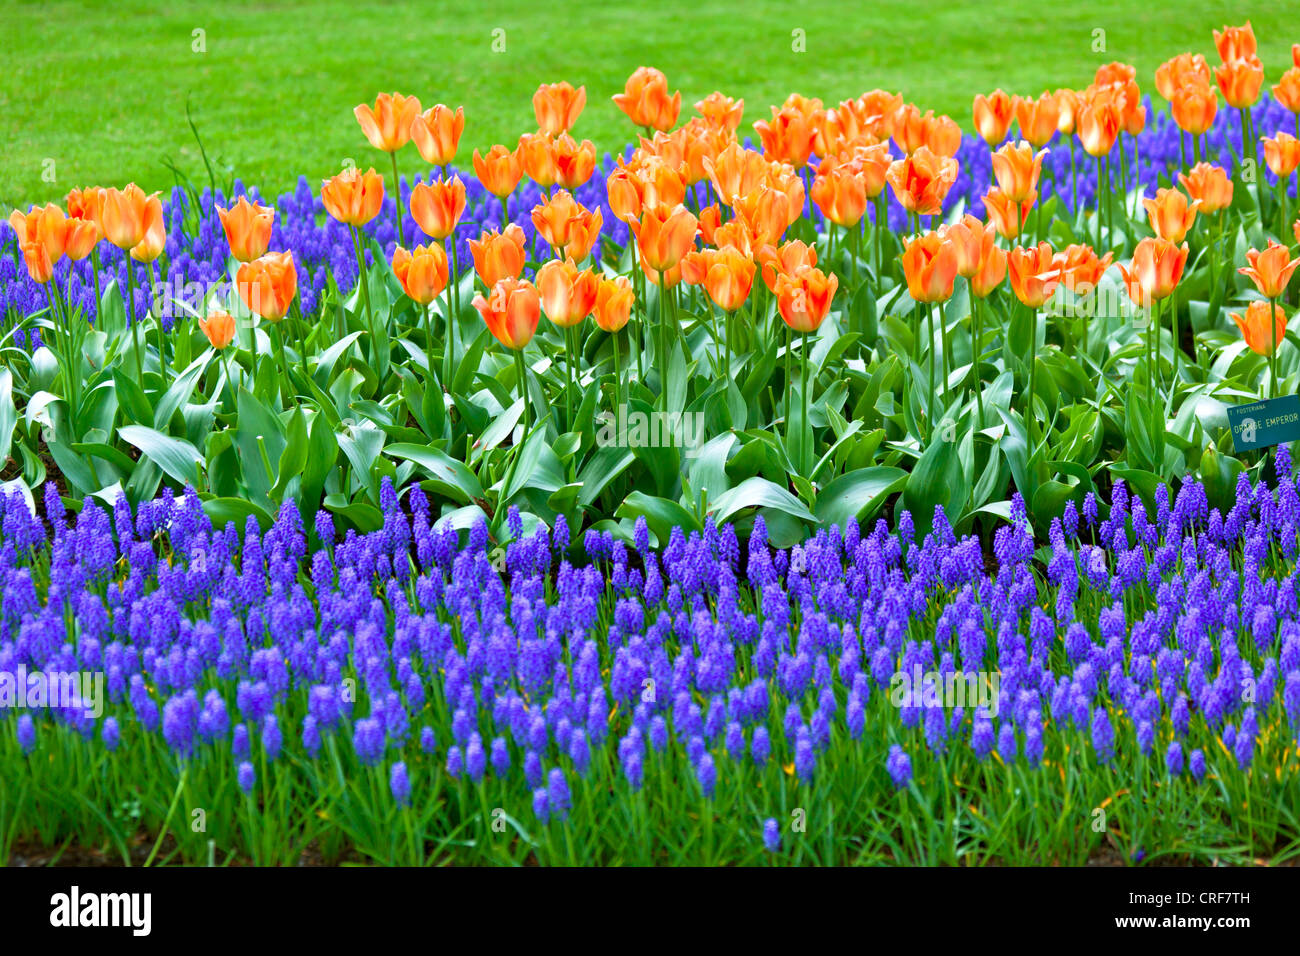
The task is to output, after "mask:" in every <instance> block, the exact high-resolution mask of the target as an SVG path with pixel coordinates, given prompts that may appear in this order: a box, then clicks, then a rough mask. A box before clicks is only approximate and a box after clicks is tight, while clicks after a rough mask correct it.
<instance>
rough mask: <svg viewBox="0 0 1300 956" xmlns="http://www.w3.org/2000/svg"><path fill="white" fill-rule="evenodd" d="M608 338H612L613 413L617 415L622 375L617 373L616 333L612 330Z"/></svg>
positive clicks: (620, 397) (621, 397) (620, 398)
mask: <svg viewBox="0 0 1300 956" xmlns="http://www.w3.org/2000/svg"><path fill="white" fill-rule="evenodd" d="M610 338H612V339H613V340H614V413H615V414H616V415H617V413H618V408H619V406H620V405H621V404H622V403H623V396H622V391H623V377H622V375H620V374H619V357H618V333H617V332H614V333H613V334H612V335H611V336H610Z"/></svg>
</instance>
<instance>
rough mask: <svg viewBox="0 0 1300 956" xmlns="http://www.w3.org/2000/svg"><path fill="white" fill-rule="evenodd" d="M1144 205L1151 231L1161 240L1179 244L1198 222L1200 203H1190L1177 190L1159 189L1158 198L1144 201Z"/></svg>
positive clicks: (1157, 191)
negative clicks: (1193, 224)
mask: <svg viewBox="0 0 1300 956" xmlns="http://www.w3.org/2000/svg"><path fill="white" fill-rule="evenodd" d="M1142 205H1143V206H1144V207H1145V208H1146V211H1147V219H1148V220H1149V221H1150V223H1151V230H1152V231H1153V232H1154V233H1155V234H1156V235H1157V236H1159V237H1160V238H1162V239H1168V240H1169V241H1170V242H1172V243H1174V244H1177V243H1180V242H1182V241H1183V237H1184V236H1186V235H1187V231H1188V230H1189V229H1191V228H1192V223H1193V222H1195V221H1196V209H1197V207H1198V206H1199V205H1200V203H1198V202H1197V201H1196V200H1195V199H1193V200H1192V201H1191V202H1190V203H1189V202H1188V201H1187V197H1186V196H1185V195H1183V194H1182V193H1181V192H1179V191H1178V190H1177V189H1157V190H1156V198H1155V199H1143V200H1142Z"/></svg>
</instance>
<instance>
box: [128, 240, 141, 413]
mask: <svg viewBox="0 0 1300 956" xmlns="http://www.w3.org/2000/svg"><path fill="white" fill-rule="evenodd" d="M126 321H127V322H128V323H130V325H131V337H132V339H134V340H135V378H136V381H137V382H138V383H139V384H140V387H141V388H144V347H143V346H142V345H141V344H140V323H138V322H137V321H136V320H135V270H134V269H133V268H131V253H130V252H128V253H127V254H126Z"/></svg>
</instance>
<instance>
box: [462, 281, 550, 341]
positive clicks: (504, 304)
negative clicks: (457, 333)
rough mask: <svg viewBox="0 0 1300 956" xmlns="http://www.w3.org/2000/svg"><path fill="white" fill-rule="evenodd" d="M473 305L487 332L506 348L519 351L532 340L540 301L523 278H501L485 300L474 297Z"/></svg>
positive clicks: (534, 290)
mask: <svg viewBox="0 0 1300 956" xmlns="http://www.w3.org/2000/svg"><path fill="white" fill-rule="evenodd" d="M473 305H474V308H476V309H478V312H479V315H481V316H483V321H484V322H485V323H487V327H488V330H489V331H490V332H491V333H492V335H493V336H494V337H495V338H496V340H497V341H498V342H500V343H501V344H502V345H504V346H505V347H506V348H508V349H515V350H520V349H523V348H524V347H525V346H526V345H527V344H528V343H529V342H531V341H532V340H533V335H534V334H536V332H537V320H538V319H539V318H540V317H541V301H540V299H539V297H538V294H537V288H536V287H535V286H534V285H533V284H532V283H531V282H529V281H528V280H527V279H517V278H514V277H513V276H511V277H507V278H504V279H501V280H499V281H497V282H495V283H494V284H493V285H492V291H491V292H489V293H488V296H487V298H484V297H483V296H481V295H476V296H474V303H473Z"/></svg>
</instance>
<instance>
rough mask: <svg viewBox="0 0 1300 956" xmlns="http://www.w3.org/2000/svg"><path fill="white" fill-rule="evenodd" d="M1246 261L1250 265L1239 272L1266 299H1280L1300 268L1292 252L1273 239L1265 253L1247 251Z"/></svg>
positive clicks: (1299, 262)
mask: <svg viewBox="0 0 1300 956" xmlns="http://www.w3.org/2000/svg"><path fill="white" fill-rule="evenodd" d="M1246 261H1247V262H1248V263H1250V265H1248V266H1244V267H1242V268H1240V269H1238V270H1237V271H1238V272H1240V273H1241V274H1242V275H1244V276H1247V277H1248V278H1249V279H1250V281H1251V282H1253V283H1255V288H1256V289H1258V290H1259V294H1260V295H1262V296H1263V297H1264V298H1266V299H1276V298H1279V297H1280V296H1281V295H1282V294H1283V293H1284V292H1285V291H1286V287H1287V283H1289V282H1290V281H1291V273H1293V272H1295V270H1296V266H1300V259H1292V258H1291V251H1290V250H1289V249H1288V248H1287V247H1286V246H1284V245H1281V244H1280V243H1278V242H1276V241H1275V240H1273V239H1270V240H1269V241H1268V248H1267V249H1265V250H1264V251H1263V252H1261V251H1259V250H1258V249H1250V250H1247V252H1246Z"/></svg>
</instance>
